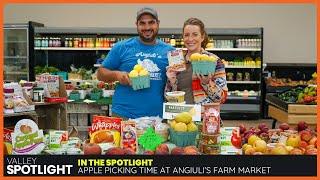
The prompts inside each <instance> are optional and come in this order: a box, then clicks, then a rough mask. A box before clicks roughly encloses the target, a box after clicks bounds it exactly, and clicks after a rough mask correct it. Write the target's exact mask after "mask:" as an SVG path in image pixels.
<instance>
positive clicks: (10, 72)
mask: <svg viewBox="0 0 320 180" xmlns="http://www.w3.org/2000/svg"><path fill="white" fill-rule="evenodd" d="M5 74H10V75H19V74H28V72H13V71H9V72H5Z"/></svg>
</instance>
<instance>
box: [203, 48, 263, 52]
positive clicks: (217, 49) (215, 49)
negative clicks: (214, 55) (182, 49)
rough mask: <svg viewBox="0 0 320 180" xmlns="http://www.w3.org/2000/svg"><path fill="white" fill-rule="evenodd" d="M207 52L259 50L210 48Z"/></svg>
mask: <svg viewBox="0 0 320 180" xmlns="http://www.w3.org/2000/svg"><path fill="white" fill-rule="evenodd" d="M206 50H207V51H261V49H260V48H210V49H206Z"/></svg>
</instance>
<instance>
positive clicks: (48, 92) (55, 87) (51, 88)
mask: <svg viewBox="0 0 320 180" xmlns="http://www.w3.org/2000/svg"><path fill="white" fill-rule="evenodd" d="M36 82H37V87H42V88H43V89H44V96H45V97H59V76H58V75H50V74H41V75H37V76H36Z"/></svg>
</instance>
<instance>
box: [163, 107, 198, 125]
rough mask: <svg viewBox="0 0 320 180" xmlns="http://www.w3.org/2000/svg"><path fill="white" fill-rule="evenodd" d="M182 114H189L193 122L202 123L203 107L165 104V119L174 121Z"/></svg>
mask: <svg viewBox="0 0 320 180" xmlns="http://www.w3.org/2000/svg"><path fill="white" fill-rule="evenodd" d="M181 112H189V113H190V114H191V115H192V121H201V105H196V104H195V105H190V104H176V103H163V119H174V118H175V116H177V115H178V114H179V113H181Z"/></svg>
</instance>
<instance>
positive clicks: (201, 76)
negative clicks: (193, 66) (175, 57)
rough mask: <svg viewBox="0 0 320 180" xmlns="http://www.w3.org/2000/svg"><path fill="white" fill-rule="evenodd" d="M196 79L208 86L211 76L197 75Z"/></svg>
mask: <svg viewBox="0 0 320 180" xmlns="http://www.w3.org/2000/svg"><path fill="white" fill-rule="evenodd" d="M197 77H198V78H199V79H200V82H201V84H209V83H210V81H211V79H212V74H209V75H207V76H206V75H200V74H197Z"/></svg>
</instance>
